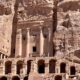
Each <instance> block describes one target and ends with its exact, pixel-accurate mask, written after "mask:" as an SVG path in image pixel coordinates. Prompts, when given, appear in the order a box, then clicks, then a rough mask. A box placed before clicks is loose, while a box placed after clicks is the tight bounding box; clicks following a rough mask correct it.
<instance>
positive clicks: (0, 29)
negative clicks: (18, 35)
mask: <svg viewBox="0 0 80 80" xmlns="http://www.w3.org/2000/svg"><path fill="white" fill-rule="evenodd" d="M15 2H16V1H15V0H3V1H1V0H0V40H1V41H0V44H1V46H0V50H1V52H2V51H4V52H5V53H6V54H7V55H10V49H11V34H12V26H13V17H14V14H15V10H14V5H15ZM18 2H20V3H18V10H17V11H18V12H17V18H18V23H19V24H20V23H21V22H23V21H27V22H32V21H36V20H37V21H41V23H42V25H48V26H51V25H52V24H51V23H52V22H51V20H52V14H53V7H54V4H53V0H18ZM57 8H58V12H57V14H58V18H57V21H58V23H57V32H60V34H61V35H63V38H64V34H67V33H70V35H71V34H72V33H71V31H72V32H73V33H74V34H75V35H77V36H76V37H77V38H75V44H76V40H77V44H76V45H78V43H79V40H80V38H79V32H80V31H79V30H80V29H79V28H80V27H79V26H80V22H79V20H80V16H79V15H80V1H79V0H59V3H58V7H57ZM19 24H18V26H20V25H21V24H20V25H19ZM18 26H17V27H18ZM37 26H38V25H37ZM63 31H64V32H63ZM55 34H58V33H55ZM61 39H62V36H61Z"/></svg>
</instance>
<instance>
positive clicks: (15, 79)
mask: <svg viewBox="0 0 80 80" xmlns="http://www.w3.org/2000/svg"><path fill="white" fill-rule="evenodd" d="M12 80H20V78H19V77H18V76H14V77H13V78H12Z"/></svg>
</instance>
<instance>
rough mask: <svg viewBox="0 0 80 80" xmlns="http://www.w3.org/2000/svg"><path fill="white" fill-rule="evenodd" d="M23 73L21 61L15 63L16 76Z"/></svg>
mask: <svg viewBox="0 0 80 80" xmlns="http://www.w3.org/2000/svg"><path fill="white" fill-rule="evenodd" d="M21 73H23V61H18V62H17V74H21Z"/></svg>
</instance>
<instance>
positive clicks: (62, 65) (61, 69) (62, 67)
mask: <svg viewBox="0 0 80 80" xmlns="http://www.w3.org/2000/svg"><path fill="white" fill-rule="evenodd" d="M60 73H66V64H65V63H61V64H60Z"/></svg>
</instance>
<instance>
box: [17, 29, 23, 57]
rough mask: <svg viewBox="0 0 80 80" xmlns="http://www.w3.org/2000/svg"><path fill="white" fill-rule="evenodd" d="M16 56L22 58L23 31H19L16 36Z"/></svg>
mask: <svg viewBox="0 0 80 80" xmlns="http://www.w3.org/2000/svg"><path fill="white" fill-rule="evenodd" d="M16 56H20V57H21V56H22V30H21V29H18V30H17V36H16Z"/></svg>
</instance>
